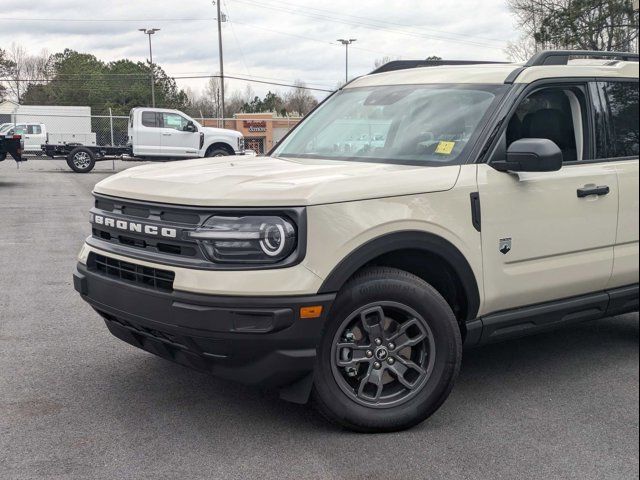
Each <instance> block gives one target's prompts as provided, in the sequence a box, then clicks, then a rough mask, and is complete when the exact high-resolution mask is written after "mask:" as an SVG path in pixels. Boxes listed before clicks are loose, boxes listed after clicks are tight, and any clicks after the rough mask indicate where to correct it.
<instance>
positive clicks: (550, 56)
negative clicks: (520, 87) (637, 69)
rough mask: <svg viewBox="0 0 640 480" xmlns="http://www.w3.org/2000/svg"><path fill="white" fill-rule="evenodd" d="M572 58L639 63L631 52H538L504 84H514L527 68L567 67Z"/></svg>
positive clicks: (635, 54)
mask: <svg viewBox="0 0 640 480" xmlns="http://www.w3.org/2000/svg"><path fill="white" fill-rule="evenodd" d="M571 57H590V58H609V59H611V60H623V61H626V62H637V61H638V54H637V53H629V52H602V51H599V50H546V51H544V52H538V53H536V54H535V55H534V56H533V57H531V58H530V59H529V61H528V62H527V63H525V64H524V66H522V67H518V68H516V69H515V70H514V71H513V72H511V73H510V74H509V76H508V77H507V78H506V79H505V81H504V83H507V84H511V83H513V82H514V81H515V80H516V78H518V75H520V74H521V73H522V71H523V70H525V69H526V68H527V67H539V66H549V65H567V64H568V63H569V59H570V58H571Z"/></svg>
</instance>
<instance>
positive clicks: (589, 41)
mask: <svg viewBox="0 0 640 480" xmlns="http://www.w3.org/2000/svg"><path fill="white" fill-rule="evenodd" d="M507 4H508V5H509V8H510V10H511V11H512V12H513V14H514V15H515V18H516V24H517V25H518V27H519V28H520V29H521V30H522V33H523V37H522V39H521V40H519V41H518V42H516V43H517V44H516V45H514V44H510V45H509V46H508V47H507V50H506V53H507V55H509V56H510V57H513V58H517V59H521V58H520V57H521V56H522V54H523V52H525V51H527V50H530V49H531V46H533V51H534V52H537V51H540V50H548V49H580V50H608V51H611V50H633V49H635V48H637V42H638V10H637V9H635V8H634V6H633V2H632V1H631V0H507ZM634 47H635V48H634Z"/></svg>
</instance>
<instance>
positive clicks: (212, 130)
mask: <svg viewBox="0 0 640 480" xmlns="http://www.w3.org/2000/svg"><path fill="white" fill-rule="evenodd" d="M200 131H201V132H202V133H204V134H205V135H216V136H220V135H234V136H237V137H241V136H242V134H241V133H240V132H236V131H235V130H228V129H225V128H216V127H201V128H200Z"/></svg>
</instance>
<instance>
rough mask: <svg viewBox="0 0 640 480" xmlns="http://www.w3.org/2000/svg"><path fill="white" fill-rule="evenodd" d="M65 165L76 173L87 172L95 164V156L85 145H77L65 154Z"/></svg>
mask: <svg viewBox="0 0 640 480" xmlns="http://www.w3.org/2000/svg"><path fill="white" fill-rule="evenodd" d="M67 165H69V168H70V169H71V170H73V171H74V172H76V173H89V172H90V171H91V170H93V167H95V166H96V158H95V156H94V154H93V152H92V151H91V150H89V149H88V148H86V147H77V148H74V149H73V150H71V153H69V155H67Z"/></svg>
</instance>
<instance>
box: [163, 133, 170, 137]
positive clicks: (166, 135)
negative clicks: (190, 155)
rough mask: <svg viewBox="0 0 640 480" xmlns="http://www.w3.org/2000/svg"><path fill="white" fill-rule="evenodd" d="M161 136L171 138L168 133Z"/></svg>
mask: <svg viewBox="0 0 640 480" xmlns="http://www.w3.org/2000/svg"><path fill="white" fill-rule="evenodd" d="M162 136H163V137H170V136H171V134H170V133H163V134H162Z"/></svg>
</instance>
